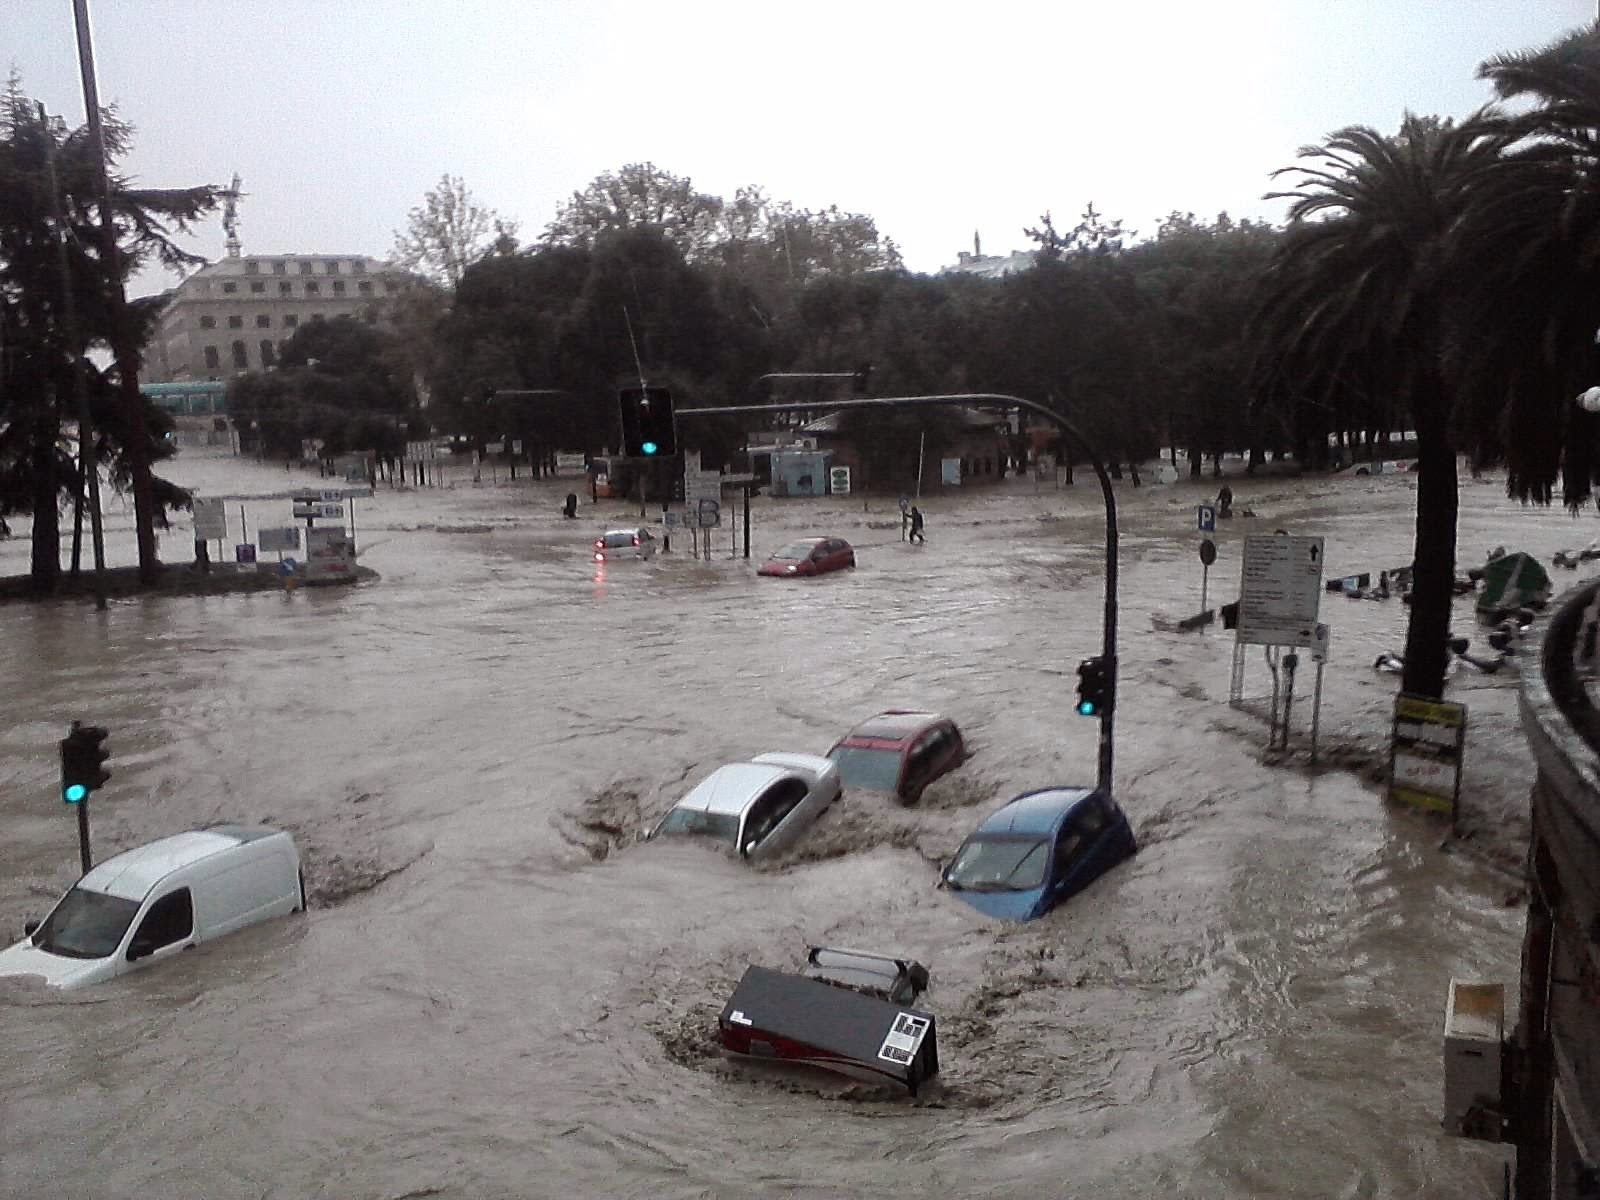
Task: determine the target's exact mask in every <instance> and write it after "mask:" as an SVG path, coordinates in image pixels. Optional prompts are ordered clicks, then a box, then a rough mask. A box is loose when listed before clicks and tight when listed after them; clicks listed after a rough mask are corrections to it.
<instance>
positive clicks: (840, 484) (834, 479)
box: [828, 467, 850, 496]
mask: <svg viewBox="0 0 1600 1200" xmlns="http://www.w3.org/2000/svg"><path fill="white" fill-rule="evenodd" d="M828 490H829V491H830V492H832V493H833V494H834V495H835V496H848V495H849V494H850V468H849V467H829V468H828Z"/></svg>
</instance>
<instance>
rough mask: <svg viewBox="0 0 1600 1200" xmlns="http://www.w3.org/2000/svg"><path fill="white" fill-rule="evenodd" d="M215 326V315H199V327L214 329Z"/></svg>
mask: <svg viewBox="0 0 1600 1200" xmlns="http://www.w3.org/2000/svg"><path fill="white" fill-rule="evenodd" d="M216 327H217V319H216V318H215V317H201V318H200V328H201V329H215V328H216Z"/></svg>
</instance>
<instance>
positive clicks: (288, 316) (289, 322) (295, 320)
mask: <svg viewBox="0 0 1600 1200" xmlns="http://www.w3.org/2000/svg"><path fill="white" fill-rule="evenodd" d="M298 324H300V318H299V317H297V316H295V315H294V314H293V313H284V314H283V327H284V328H285V329H293V328H294V327H295V326H296V325H298Z"/></svg>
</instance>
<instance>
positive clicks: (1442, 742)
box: [1389, 692, 1467, 820]
mask: <svg viewBox="0 0 1600 1200" xmlns="http://www.w3.org/2000/svg"><path fill="white" fill-rule="evenodd" d="M1466 740H1467V706H1466V705H1465V704H1455V703H1452V702H1451V701H1448V700H1433V699H1430V698H1428V697H1426V696H1413V695H1410V694H1408V693H1405V692H1402V693H1401V694H1400V695H1398V696H1396V697H1395V699H1394V729H1393V732H1392V733H1391V734H1390V738H1389V798H1390V799H1391V800H1401V801H1404V802H1405V803H1407V804H1410V805H1412V806H1414V807H1416V808H1422V809H1427V810H1428V811H1429V812H1438V813H1445V814H1446V815H1448V816H1449V817H1450V818H1451V820H1454V819H1455V815H1456V801H1457V798H1458V797H1459V796H1460V795H1461V758H1462V750H1463V749H1464V747H1465V746H1466Z"/></svg>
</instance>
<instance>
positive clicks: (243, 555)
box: [233, 542, 256, 566]
mask: <svg viewBox="0 0 1600 1200" xmlns="http://www.w3.org/2000/svg"><path fill="white" fill-rule="evenodd" d="M255 560H256V548H255V546H254V545H252V544H251V543H250V542H240V543H239V544H238V545H237V546H235V547H234V548H233V561H234V562H236V563H239V564H241V565H245V566H248V565H249V564H250V563H253V562H255Z"/></svg>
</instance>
